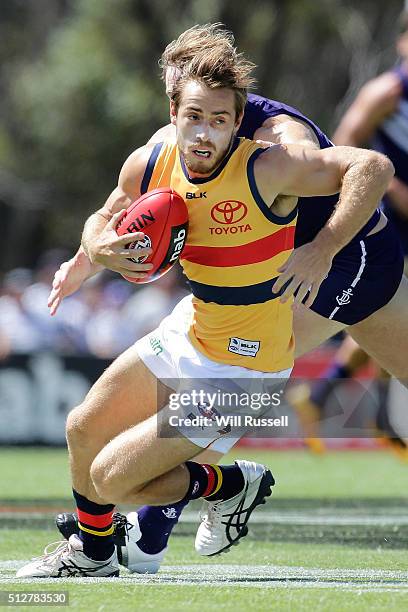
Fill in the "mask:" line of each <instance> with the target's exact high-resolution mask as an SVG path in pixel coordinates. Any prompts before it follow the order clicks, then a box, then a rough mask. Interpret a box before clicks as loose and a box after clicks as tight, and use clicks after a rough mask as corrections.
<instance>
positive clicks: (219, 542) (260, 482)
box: [195, 459, 275, 557]
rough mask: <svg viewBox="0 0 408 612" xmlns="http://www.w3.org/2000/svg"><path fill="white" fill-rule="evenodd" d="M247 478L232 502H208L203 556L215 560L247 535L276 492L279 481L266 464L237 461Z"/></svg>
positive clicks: (199, 543) (200, 536)
mask: <svg viewBox="0 0 408 612" xmlns="http://www.w3.org/2000/svg"><path fill="white" fill-rule="evenodd" d="M235 463H236V464H237V465H238V466H239V467H240V469H241V471H242V474H243V476H244V481H245V484H244V487H243V489H242V491H241V492H240V493H238V494H237V495H235V496H234V497H231V498H230V499H226V500H225V501H223V500H218V501H214V502H210V501H207V500H205V505H204V508H203V511H202V513H201V520H202V523H201V525H200V526H199V528H198V531H197V535H196V539H195V549H196V551H197V552H198V554H199V555H203V556H207V557H211V556H212V555H218V554H219V553H221V552H224V551H226V550H228V549H229V548H230V547H231V546H232V545H234V544H238V541H239V540H240V539H241V538H243V537H244V536H246V535H247V533H248V527H247V523H248V520H249V517H250V516H251V514H252V512H253V511H254V510H255V508H256V507H257V506H259V505H260V504H264V503H265V497H269V496H270V495H271V493H272V491H271V487H272V486H273V485H274V484H275V480H274V478H273V476H272V474H271V472H270V471H269V470H268V468H266V467H265V466H264V465H260V464H259V463H254V462H253V461H244V460H241V459H237V460H236V461H235Z"/></svg>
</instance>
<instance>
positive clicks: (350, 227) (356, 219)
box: [315, 154, 394, 255]
mask: <svg viewBox="0 0 408 612" xmlns="http://www.w3.org/2000/svg"><path fill="white" fill-rule="evenodd" d="M393 174H394V167H393V165H392V163H391V162H390V161H389V159H388V158H386V157H385V156H383V155H380V154H374V155H373V154H371V155H370V156H369V157H368V158H362V159H357V160H355V161H354V162H353V163H351V164H350V166H349V167H348V169H347V170H346V172H345V174H344V177H343V181H342V187H341V192H340V199H339V203H338V204H337V206H336V209H335V210H334V213H333V215H332V216H331V217H330V219H329V220H328V222H327V223H326V225H325V226H324V227H323V228H322V229H321V230H320V232H319V233H318V234H317V236H316V238H315V241H316V243H317V244H318V245H319V248H320V249H323V250H325V251H327V252H328V253H330V254H332V255H335V254H336V253H338V252H339V251H340V250H341V249H342V248H343V247H345V246H346V244H348V243H349V242H350V240H351V239H352V238H354V236H355V235H356V234H357V232H359V231H360V229H361V228H362V227H363V226H364V225H365V223H366V222H367V221H368V219H369V218H370V216H371V215H372V214H373V212H374V210H375V209H376V207H377V206H378V203H379V202H380V200H381V198H382V196H383V195H384V193H385V191H386V190H387V188H388V185H389V183H390V181H391V179H392V176H393Z"/></svg>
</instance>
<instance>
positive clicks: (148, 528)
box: [137, 499, 189, 555]
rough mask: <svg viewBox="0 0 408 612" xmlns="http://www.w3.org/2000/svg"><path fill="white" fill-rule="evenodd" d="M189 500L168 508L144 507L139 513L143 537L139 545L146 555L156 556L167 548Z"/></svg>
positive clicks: (169, 505) (170, 505)
mask: <svg viewBox="0 0 408 612" xmlns="http://www.w3.org/2000/svg"><path fill="white" fill-rule="evenodd" d="M188 502H189V500H187V499H182V500H181V501H179V502H176V503H175V504H168V505H167V506H143V508H139V510H138V511H137V516H138V519H139V527H140V531H141V533H142V537H141V538H140V540H139V541H138V543H137V545H138V547H139V548H140V550H142V551H143V552H145V553H148V554H149V555H155V554H156V553H159V552H161V551H162V550H163V549H164V548H166V546H167V542H168V540H169V537H170V534H171V532H172V530H173V527H175V526H176V525H177V523H178V520H179V518H180V515H181V513H182V512H183V510H184V508H185V507H186V506H187V504H188Z"/></svg>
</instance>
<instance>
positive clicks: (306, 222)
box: [238, 94, 380, 247]
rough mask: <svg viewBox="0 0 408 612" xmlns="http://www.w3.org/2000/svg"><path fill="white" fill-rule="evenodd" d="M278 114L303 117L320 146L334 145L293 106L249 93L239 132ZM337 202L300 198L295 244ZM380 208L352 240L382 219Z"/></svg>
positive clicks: (309, 236)
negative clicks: (380, 217)
mask: <svg viewBox="0 0 408 612" xmlns="http://www.w3.org/2000/svg"><path fill="white" fill-rule="evenodd" d="M277 115H289V116H291V117H295V118H297V119H301V120H302V121H304V122H305V123H307V125H309V126H310V127H311V128H312V130H313V131H314V133H315V134H316V136H317V138H318V140H319V143H320V148H321V149H326V148H327V147H331V146H333V144H332V143H331V142H330V140H329V138H328V137H327V136H326V135H325V134H324V133H323V132H322V131H321V130H320V129H319V128H318V127H317V125H315V124H314V123H313V121H311V120H310V119H308V118H307V117H305V116H304V115H302V113H301V112H300V111H298V110H296V109H295V108H293V107H291V106H287V105H286V104H283V103H282V102H277V101H275V100H268V99H267V98H263V97H262V96H256V95H255V94H248V101H247V104H246V106H245V113H244V118H243V121H242V124H241V126H240V128H239V131H238V136H245V138H251V139H252V138H253V137H254V134H255V132H256V130H257V129H258V128H260V127H261V126H262V124H263V123H264V121H265V120H266V119H268V117H276V116H277ZM337 202H338V196H337V195H334V196H324V197H323V196H320V197H313V198H299V214H298V221H297V226H296V235H295V246H296V247H298V246H301V245H302V244H305V243H306V242H310V241H311V240H313V238H314V237H315V236H316V234H317V233H318V232H319V230H320V229H321V228H322V227H323V226H324V225H325V224H326V222H327V221H328V219H329V218H330V216H331V214H332V213H333V210H334V208H335V206H336V204H337ZM379 214H380V213H379V210H376V211H375V213H374V214H373V215H372V217H371V218H370V219H369V220H368V222H367V223H366V225H365V226H364V227H363V228H362V229H361V230H360V231H359V232H358V234H357V235H356V236H355V237H354V238H353V241H355V240H359V239H360V238H362V237H364V236H366V235H367V233H368V232H369V231H370V230H371V229H372V228H373V227H374V226H375V225H376V223H377V221H378V219H379Z"/></svg>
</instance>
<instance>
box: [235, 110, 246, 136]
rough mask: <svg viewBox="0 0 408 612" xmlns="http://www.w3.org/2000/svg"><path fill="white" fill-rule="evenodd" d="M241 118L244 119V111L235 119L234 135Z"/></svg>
mask: <svg viewBox="0 0 408 612" xmlns="http://www.w3.org/2000/svg"><path fill="white" fill-rule="evenodd" d="M243 118H244V111H242V113H240V114H239V115H237V117H236V119H235V126H234V134H236V133H237V132H238V130H239V128H240V125H241V123H242V119H243Z"/></svg>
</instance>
